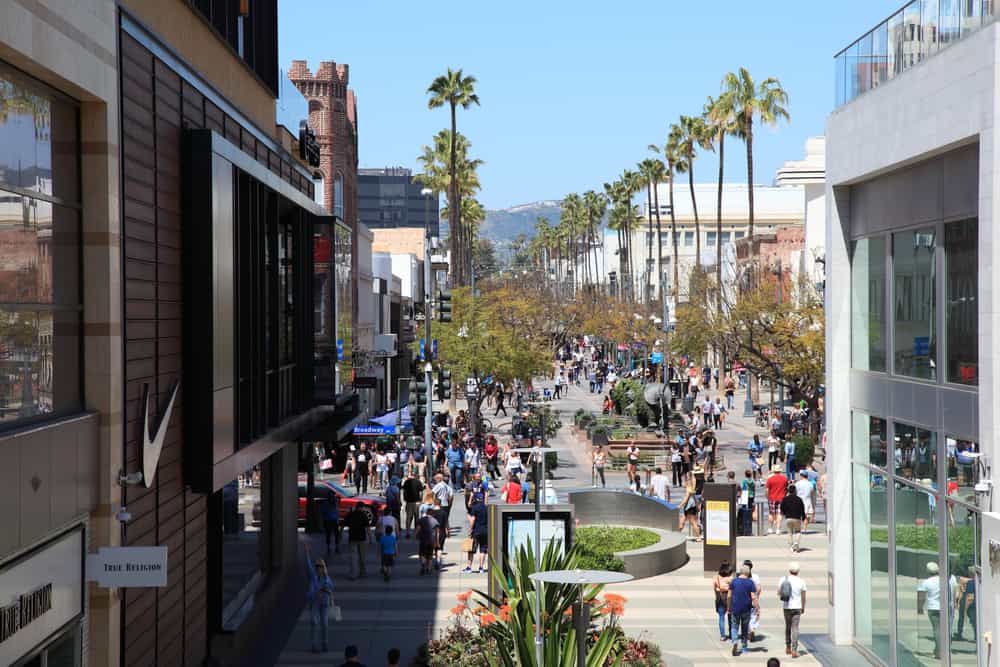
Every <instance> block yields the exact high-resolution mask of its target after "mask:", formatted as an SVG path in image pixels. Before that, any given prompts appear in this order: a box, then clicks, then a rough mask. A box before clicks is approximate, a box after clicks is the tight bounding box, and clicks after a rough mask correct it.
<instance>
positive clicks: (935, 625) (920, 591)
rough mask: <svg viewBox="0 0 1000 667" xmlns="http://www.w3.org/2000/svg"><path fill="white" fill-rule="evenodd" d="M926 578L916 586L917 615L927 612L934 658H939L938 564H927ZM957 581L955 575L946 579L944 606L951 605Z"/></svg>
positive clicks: (939, 587) (939, 608)
mask: <svg viewBox="0 0 1000 667" xmlns="http://www.w3.org/2000/svg"><path fill="white" fill-rule="evenodd" d="M926 567H927V578H926V579H921V580H920V583H919V584H917V614H923V613H924V610H925V609H926V610H927V620H928V621H930V622H931V634H932V635H933V636H934V658H935V659H940V658H941V646H940V644H939V643H938V636H939V635H940V632H939V631H940V629H941V575H940V569H939V568H938V564H937V563H935V562H934V561H931V562H929V563H927V566H926ZM957 585H958V580H957V579H955V575H951V577H950V578H949V579H948V595H947V597H946V598H945V600H946V602H945V604H951V602H952V600H954V599H955V589H956V587H957Z"/></svg>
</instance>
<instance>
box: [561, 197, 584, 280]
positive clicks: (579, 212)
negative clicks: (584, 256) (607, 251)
mask: <svg viewBox="0 0 1000 667" xmlns="http://www.w3.org/2000/svg"><path fill="white" fill-rule="evenodd" d="M559 208H560V213H559V227H560V231H561V232H562V234H563V239H564V240H565V241H566V254H567V259H569V257H572V262H571V266H572V267H573V269H572V271H573V293H574V294H575V293H576V282H577V276H578V270H579V269H578V267H577V264H578V263H579V259H580V242H579V240H580V233H581V232H582V230H583V227H584V220H585V218H584V216H585V213H584V209H583V199H582V198H581V197H580V195H578V194H576V193H575V192H572V193H570V194H568V195H566V196H565V197H563V200H562V202H561V203H560V204H559ZM570 247H572V253H571V252H570Z"/></svg>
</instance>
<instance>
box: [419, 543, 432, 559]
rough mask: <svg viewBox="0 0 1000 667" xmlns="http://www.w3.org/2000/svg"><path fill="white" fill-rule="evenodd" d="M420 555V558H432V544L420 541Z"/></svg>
mask: <svg viewBox="0 0 1000 667" xmlns="http://www.w3.org/2000/svg"><path fill="white" fill-rule="evenodd" d="M420 557H421V558H434V545H433V544H427V543H425V542H421V543H420Z"/></svg>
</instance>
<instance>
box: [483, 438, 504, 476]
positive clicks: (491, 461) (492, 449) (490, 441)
mask: <svg viewBox="0 0 1000 667" xmlns="http://www.w3.org/2000/svg"><path fill="white" fill-rule="evenodd" d="M483 453H484V454H486V474H487V475H489V476H490V479H491V480H494V479H501V477H500V467H499V465H498V457H499V455H500V447H499V446H498V445H497V439H496V438H495V437H493V436H492V435H491V436H490V437H489V438H487V439H486V446H485V447H484V448H483Z"/></svg>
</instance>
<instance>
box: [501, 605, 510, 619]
mask: <svg viewBox="0 0 1000 667" xmlns="http://www.w3.org/2000/svg"><path fill="white" fill-rule="evenodd" d="M500 620H501V621H503V622H504V623H506V622H507V621H509V620H510V605H507V604H503V605H500Z"/></svg>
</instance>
